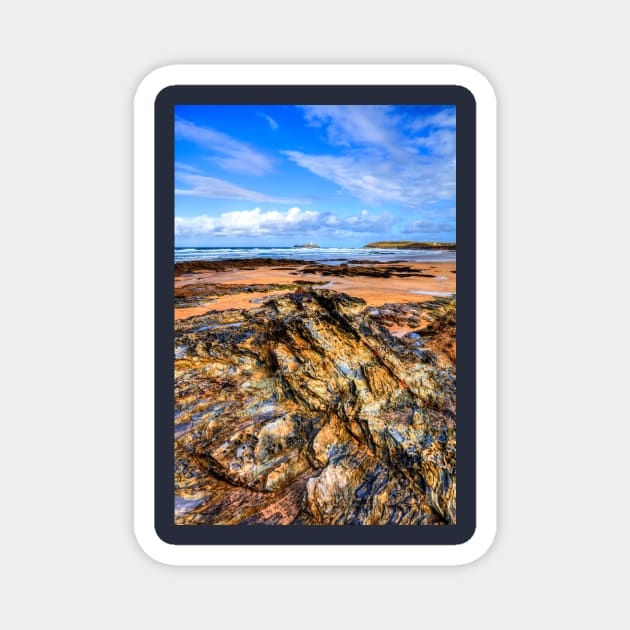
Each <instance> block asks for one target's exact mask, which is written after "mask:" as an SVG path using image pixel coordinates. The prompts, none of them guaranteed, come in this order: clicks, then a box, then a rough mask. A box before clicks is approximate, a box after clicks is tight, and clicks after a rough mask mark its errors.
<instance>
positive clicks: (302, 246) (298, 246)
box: [293, 243, 319, 249]
mask: <svg viewBox="0 0 630 630" xmlns="http://www.w3.org/2000/svg"><path fill="white" fill-rule="evenodd" d="M293 247H295V248H297V249H305V248H306V249H318V248H319V245H316V244H315V243H306V244H305V245H294V246H293Z"/></svg>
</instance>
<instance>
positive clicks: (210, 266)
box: [175, 258, 309, 276]
mask: <svg viewBox="0 0 630 630" xmlns="http://www.w3.org/2000/svg"><path fill="white" fill-rule="evenodd" d="M308 264H309V262H308V261H307V260H295V259H286V258H237V259H228V260H184V261H181V262H176V263H175V275H176V276H181V275H184V274H187V273H195V272H199V271H229V270H230V269H255V268H257V267H269V266H274V267H283V268H284V267H295V266H297V265H308Z"/></svg>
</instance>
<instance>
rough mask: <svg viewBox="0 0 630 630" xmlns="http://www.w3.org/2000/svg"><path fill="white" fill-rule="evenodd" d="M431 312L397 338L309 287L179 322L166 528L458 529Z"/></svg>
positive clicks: (440, 327) (353, 303)
mask: <svg viewBox="0 0 630 630" xmlns="http://www.w3.org/2000/svg"><path fill="white" fill-rule="evenodd" d="M428 304H430V303H426V302H425V303H418V304H416V305H411V306H410V305H405V306H406V307H407V310H406V311H405V315H404V316H405V317H406V318H407V320H409V319H410V318H412V319H413V318H414V317H415V318H416V320H417V321H420V320H421V319H422V318H423V313H422V312H421V311H422V309H426V308H429V309H431V308H432V309H433V311H432V312H431V313H430V315H429V317H430V318H431V323H430V324H429V326H428V327H426V328H425V329H424V330H422V331H419V332H417V333H414V334H413V335H406V336H405V337H402V338H401V339H397V338H395V337H393V336H392V335H391V334H390V333H389V332H388V330H387V328H386V326H384V325H383V324H382V322H381V321H380V319H379V318H380V315H379V314H375V313H374V309H370V308H368V307H367V306H366V304H365V302H363V300H359V299H357V298H351V297H349V296H347V295H344V294H342V293H337V292H334V291H329V290H325V289H314V288H303V289H298V290H296V291H294V292H292V293H288V294H285V295H283V296H281V297H272V298H267V299H265V301H264V302H263V303H262V304H261V305H260V307H259V308H256V309H254V310H248V311H242V310H230V311H221V312H219V311H214V312H210V313H207V314H205V315H203V316H200V317H194V318H190V319H187V320H183V321H182V320H180V321H177V322H176V325H175V356H176V361H175V393H176V414H175V438H176V440H175V459H176V468H175V485H176V521H177V522H178V523H182V524H195V523H206V524H237V523H240V524H247V523H250V524H252V523H268V524H296V525H300V524H301V525H316V524H325V525H328V524H345V525H359V524H361V525H382V524H401V525H403V524H405V525H429V524H432V525H439V524H452V523H455V522H456V512H455V488H456V476H455V470H456V457H455V364H454V360H451V355H450V354H449V353H448V352H446V351H445V350H444V344H445V343H446V341H445V340H446V339H447V337H448V336H449V335H450V334H451V332H452V330H451V329H450V328H449V326H450V325H451V323H448V322H447V323H444V322H443V320H446V319H448V318H450V317H452V318H453V321H452V324H453V326H454V313H455V307H454V301H453V300H450V301H446V300H444V301H442V302H441V303H438V304H439V305H438V306H437V307H429V306H428ZM440 304H441V305H440ZM388 306H391V305H388ZM385 310H390V311H391V310H392V309H391V308H389V309H385ZM401 316H402V315H401ZM425 319H426V317H425ZM449 321H450V320H449ZM453 330H454V328H453ZM425 331H426V332H425ZM430 344H432V346H431V347H430V348H429V347H427V346H429V345H430ZM453 359H454V355H453Z"/></svg>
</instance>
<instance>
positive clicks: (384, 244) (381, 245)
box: [364, 241, 456, 249]
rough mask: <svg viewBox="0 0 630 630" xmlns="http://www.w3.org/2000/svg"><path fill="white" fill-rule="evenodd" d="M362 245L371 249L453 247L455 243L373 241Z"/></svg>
mask: <svg viewBox="0 0 630 630" xmlns="http://www.w3.org/2000/svg"><path fill="white" fill-rule="evenodd" d="M364 247H366V248H368V247H369V248H373V249H455V248H456V246H455V243H437V242H430V243H429V242H426V243H420V242H418V241H375V242H374V243H368V244H367V245H365V246H364Z"/></svg>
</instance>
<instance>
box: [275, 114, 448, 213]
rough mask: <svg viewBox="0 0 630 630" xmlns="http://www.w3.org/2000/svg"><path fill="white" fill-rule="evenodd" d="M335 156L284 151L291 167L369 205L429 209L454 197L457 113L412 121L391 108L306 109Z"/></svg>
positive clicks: (308, 117) (412, 119)
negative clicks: (308, 172)
mask: <svg viewBox="0 0 630 630" xmlns="http://www.w3.org/2000/svg"><path fill="white" fill-rule="evenodd" d="M303 111H304V116H305V119H306V121H307V124H308V125H309V126H311V127H313V126H314V127H321V128H322V129H323V130H324V131H325V132H326V134H327V140H328V142H329V143H330V144H332V145H335V146H337V147H341V150H339V149H338V150H337V151H336V152H335V154H324V155H321V154H320V155H314V154H308V153H305V152H302V151H296V150H287V151H284V152H283V153H284V155H286V156H287V157H288V158H289V159H290V160H291V161H292V162H294V163H295V164H297V165H299V166H301V167H302V168H305V169H308V170H309V171H311V172H312V173H314V174H315V175H318V176H319V177H322V178H324V179H327V180H329V181H332V182H334V183H335V184H337V185H338V186H339V187H340V188H341V189H342V190H343V191H345V192H347V193H349V194H351V195H353V196H355V197H357V198H358V199H360V200H362V201H363V202H365V203H369V204H378V203H383V202H386V203H397V204H401V205H404V206H407V207H409V208H416V209H421V208H426V207H430V206H431V204H435V203H436V202H439V201H443V200H449V199H454V195H455V128H454V124H455V118H454V111H455V110H454V109H453V110H452V112H451V111H450V110H448V109H447V110H443V111H440V112H437V113H433V114H430V115H425V116H415V117H411V116H410V115H409V114H405V113H401V112H400V111H399V110H396V109H394V108H392V107H387V106H359V107H357V106H344V105H339V106H308V107H304V108H303Z"/></svg>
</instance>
